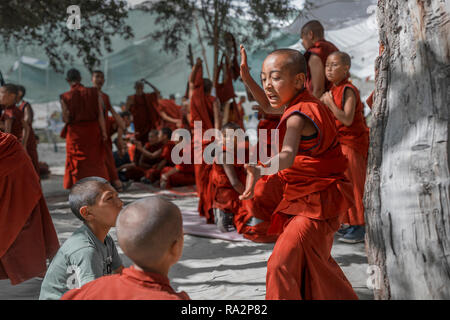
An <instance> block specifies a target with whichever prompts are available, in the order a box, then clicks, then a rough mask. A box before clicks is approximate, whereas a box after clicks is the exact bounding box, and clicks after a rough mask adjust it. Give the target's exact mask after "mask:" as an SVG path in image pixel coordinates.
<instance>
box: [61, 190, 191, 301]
mask: <svg viewBox="0 0 450 320" xmlns="http://www.w3.org/2000/svg"><path fill="white" fill-rule="evenodd" d="M116 228H117V238H118V241H119V245H120V248H122V250H123V252H124V253H125V255H127V257H129V258H130V259H131V261H133V265H132V266H131V267H129V268H125V269H123V271H122V274H120V275H112V276H107V277H102V278H99V279H96V280H94V281H92V282H90V283H88V284H85V285H84V286H82V287H81V288H80V289H73V290H71V291H69V292H67V293H66V294H65V295H64V296H63V297H62V300H189V296H188V295H187V294H186V293H185V292H178V293H177V292H175V290H173V289H172V287H171V286H170V282H169V278H168V274H169V270H170V268H171V267H172V266H173V265H174V264H175V263H176V262H177V261H178V260H179V259H180V257H181V255H182V252H183V244H184V240H183V222H182V217H181V212H180V209H178V207H177V206H176V205H174V204H172V203H170V202H168V201H166V200H163V199H161V198H158V197H148V198H144V199H141V200H138V201H135V202H132V203H131V204H129V205H128V206H126V207H125V208H124V209H123V210H122V211H121V212H120V214H119V217H118V218H117V223H116Z"/></svg>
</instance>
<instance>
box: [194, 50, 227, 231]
mask: <svg viewBox="0 0 450 320" xmlns="http://www.w3.org/2000/svg"><path fill="white" fill-rule="evenodd" d="M211 89H212V82H211V80H209V79H204V78H203V69H202V59H200V58H197V61H196V64H195V65H194V67H193V68H192V72H191V75H190V76H189V100H190V115H191V129H192V132H194V123H195V121H200V122H201V128H202V132H201V133H202V141H194V151H195V150H197V152H198V151H199V149H201V154H202V159H201V162H202V163H201V164H195V166H194V169H195V181H196V185H197V193H198V196H199V198H200V201H199V203H198V212H199V214H200V215H201V216H204V217H205V218H206V221H207V222H208V223H214V216H213V215H212V213H211V206H212V200H211V194H210V192H209V188H208V183H209V173H210V171H211V168H212V165H210V164H207V163H205V162H204V161H203V150H204V148H205V147H206V146H207V145H208V144H209V143H211V140H203V133H204V132H205V131H206V130H209V129H213V128H215V129H218V130H220V119H219V100H218V99H216V98H215V97H213V96H211ZM194 153H195V152H194ZM198 153H200V152H198ZM194 158H195V156H194Z"/></svg>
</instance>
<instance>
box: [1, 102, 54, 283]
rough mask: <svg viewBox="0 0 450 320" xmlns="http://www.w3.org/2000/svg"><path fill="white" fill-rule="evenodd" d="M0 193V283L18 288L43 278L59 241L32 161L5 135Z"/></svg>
mask: <svg viewBox="0 0 450 320" xmlns="http://www.w3.org/2000/svg"><path fill="white" fill-rule="evenodd" d="M5 102H7V101H5V100H3V95H2V94H1V93H0V103H5ZM6 105H8V104H6ZM0 190H1V192H0V279H9V280H10V281H11V284H13V285H16V284H19V283H21V282H23V281H26V280H29V279H31V278H34V277H43V276H44V275H45V271H46V270H47V259H52V258H53V257H54V255H55V254H56V251H58V248H59V241H58V237H57V235H56V231H55V227H54V226H53V222H52V218H51V216H50V213H49V211H48V208H47V204H46V202H45V198H44V195H43V194H42V189H41V185H40V183H39V177H38V175H37V173H36V170H35V169H34V167H33V164H32V162H31V159H30V157H29V156H28V155H27V153H26V151H25V149H24V148H23V147H22V146H21V145H20V143H19V142H18V140H17V139H16V137H14V136H13V135H12V134H9V133H2V132H0Z"/></svg>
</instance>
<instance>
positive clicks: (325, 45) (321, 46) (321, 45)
mask: <svg viewBox="0 0 450 320" xmlns="http://www.w3.org/2000/svg"><path fill="white" fill-rule="evenodd" d="M335 51H339V49H338V48H337V47H336V46H335V45H334V44H332V43H331V42H329V41H326V40H319V41H317V42H316V43H314V45H313V46H312V47H311V48H309V49H308V50H306V52H305V54H304V56H305V59H306V65H307V66H308V61H309V58H310V57H311V55H312V54H315V55H317V56H319V58H320V60H322V64H323V68H324V69H325V63H326V62H327V58H328V56H329V55H330V54H331V53H333V52H335ZM324 78H325V86H324V88H325V91H328V90H330V88H331V86H332V83H331V82H330V81H328V80H327V78H326V77H325V73H324ZM306 89H308V90H309V92H313V85H312V81H311V73H310V70H309V66H308V67H307V72H306Z"/></svg>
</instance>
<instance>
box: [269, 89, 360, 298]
mask: <svg viewBox="0 0 450 320" xmlns="http://www.w3.org/2000/svg"><path fill="white" fill-rule="evenodd" d="M294 114H300V115H303V116H304V117H306V118H308V119H310V120H311V121H312V122H313V123H314V125H315V127H316V128H317V131H318V132H317V137H314V136H312V137H308V138H306V137H305V138H304V139H302V141H301V142H300V145H299V150H298V153H297V156H296V157H295V160H294V164H293V165H292V166H291V167H290V168H287V169H285V170H282V171H280V172H279V173H278V175H279V177H280V178H281V180H282V182H283V184H285V187H284V192H283V199H282V200H281V202H280V204H279V205H278V207H277V208H276V209H275V212H274V213H273V215H272V221H271V226H270V228H269V231H268V233H269V234H272V233H273V234H280V236H279V238H278V240H277V242H276V244H275V247H274V250H273V253H272V255H271V257H270V258H269V261H268V264H267V278H266V289H267V290H266V299H292V300H296V299H357V296H356V294H355V292H354V291H353V289H352V286H351V285H350V283H349V281H348V280H347V278H346V277H345V275H344V273H343V272H342V270H341V269H340V268H339V266H338V264H337V263H336V262H335V261H334V259H333V258H332V257H331V247H332V244H333V236H334V233H335V232H336V231H337V230H338V228H339V226H340V220H341V216H342V215H343V214H344V213H345V212H347V210H348V208H350V207H351V206H352V205H353V199H352V198H353V194H352V186H351V184H350V182H349V181H347V180H346V179H345V175H344V171H345V170H346V169H347V159H346V158H345V156H344V155H343V153H342V151H341V147H340V144H339V141H338V138H337V131H336V127H335V123H334V117H333V115H332V113H331V112H330V111H329V109H328V108H327V107H326V106H325V105H323V104H322V103H321V102H320V101H319V100H318V99H316V98H315V97H313V96H312V95H311V94H310V93H309V92H308V91H307V90H304V91H303V92H301V93H300V94H299V95H298V96H297V97H296V98H295V99H294V100H293V101H292V102H291V103H290V106H289V107H288V108H287V110H286V111H285V112H284V114H283V117H282V119H281V121H280V124H279V129H280V140H281V141H283V139H284V135H285V133H286V120H287V119H288V118H289V117H290V116H292V115H294Z"/></svg>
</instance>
